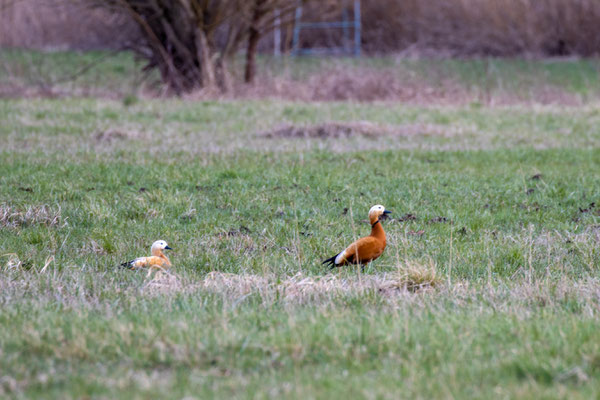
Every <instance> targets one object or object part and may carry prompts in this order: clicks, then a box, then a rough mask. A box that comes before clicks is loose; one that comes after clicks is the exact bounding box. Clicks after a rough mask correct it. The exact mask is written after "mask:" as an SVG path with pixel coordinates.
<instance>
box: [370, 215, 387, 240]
mask: <svg viewBox="0 0 600 400" xmlns="http://www.w3.org/2000/svg"><path fill="white" fill-rule="evenodd" d="M371 236H373V237H375V238H377V239H379V240H381V241H383V244H385V231H384V230H383V226H382V225H381V221H379V220H377V221H376V222H375V223H374V224H371Z"/></svg>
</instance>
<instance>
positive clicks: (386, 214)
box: [381, 210, 392, 220]
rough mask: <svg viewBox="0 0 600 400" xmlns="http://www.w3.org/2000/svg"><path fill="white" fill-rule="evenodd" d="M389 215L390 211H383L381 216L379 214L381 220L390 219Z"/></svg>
mask: <svg viewBox="0 0 600 400" xmlns="http://www.w3.org/2000/svg"><path fill="white" fill-rule="evenodd" d="M391 213H392V212H391V211H388V210H385V211H384V212H383V214H381V219H383V220H385V219H388V218H389V217H390V214H391Z"/></svg>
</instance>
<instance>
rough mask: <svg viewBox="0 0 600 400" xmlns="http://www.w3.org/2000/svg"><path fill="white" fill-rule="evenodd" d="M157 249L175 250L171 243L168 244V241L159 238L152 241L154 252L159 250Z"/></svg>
mask: <svg viewBox="0 0 600 400" xmlns="http://www.w3.org/2000/svg"><path fill="white" fill-rule="evenodd" d="M157 250H173V249H172V248H170V247H169V245H168V244H167V242H165V241H164V240H157V241H156V242H154V243H152V252H154V251H157Z"/></svg>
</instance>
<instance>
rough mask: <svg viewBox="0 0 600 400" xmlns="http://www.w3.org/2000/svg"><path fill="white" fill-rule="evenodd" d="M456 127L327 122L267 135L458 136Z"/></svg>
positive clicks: (281, 129)
mask: <svg viewBox="0 0 600 400" xmlns="http://www.w3.org/2000/svg"><path fill="white" fill-rule="evenodd" d="M456 133H457V132H456V131H455V130H453V129H452V128H449V127H446V126H442V125H433V124H405V125H383V124H377V123H372V122H368V121H357V122H325V123H322V124H316V125H283V126H280V127H277V128H275V129H273V130H272V131H268V132H264V133H262V134H261V136H263V137H266V138H269V139H344V138H350V137H367V138H376V137H413V136H441V137H449V136H454V135H455V134H456Z"/></svg>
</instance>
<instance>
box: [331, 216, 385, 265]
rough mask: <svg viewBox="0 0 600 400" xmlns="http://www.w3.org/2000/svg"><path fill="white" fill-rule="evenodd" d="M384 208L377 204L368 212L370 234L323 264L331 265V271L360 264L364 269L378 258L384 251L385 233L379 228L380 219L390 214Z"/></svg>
mask: <svg viewBox="0 0 600 400" xmlns="http://www.w3.org/2000/svg"><path fill="white" fill-rule="evenodd" d="M390 213H391V211H387V210H386V209H385V207H384V206H382V205H380V204H378V205H376V206H373V207H371V209H370V210H369V221H370V222H371V234H370V235H369V236H366V237H363V238H360V239H358V240H357V241H356V242H354V243H352V244H351V245H350V246H348V247H347V248H346V250H344V251H342V252H341V253H339V254H337V255H335V256H333V257H331V258H328V259H327V260H325V261H323V264H328V265H331V269H333V268H335V267H341V266H342V265H348V264H360V265H361V267H363V268H364V266H365V264H368V263H370V262H371V261H373V260H375V259H376V258H377V257H379V256H380V255H381V254H382V253H383V250H385V232H384V231H383V227H382V226H381V218H382V217H384V216H386V215H387V214H390Z"/></svg>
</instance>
